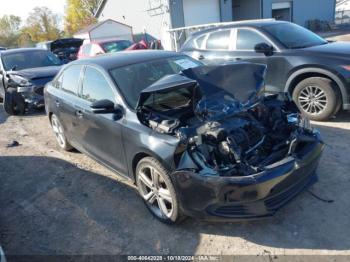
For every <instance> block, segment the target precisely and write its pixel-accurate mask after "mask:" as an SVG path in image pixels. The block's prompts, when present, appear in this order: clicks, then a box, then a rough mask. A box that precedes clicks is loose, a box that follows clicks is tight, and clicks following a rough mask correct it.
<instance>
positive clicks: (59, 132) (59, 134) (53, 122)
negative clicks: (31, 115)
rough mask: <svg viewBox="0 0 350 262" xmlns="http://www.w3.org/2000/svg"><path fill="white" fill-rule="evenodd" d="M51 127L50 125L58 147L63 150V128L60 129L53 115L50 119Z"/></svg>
mask: <svg viewBox="0 0 350 262" xmlns="http://www.w3.org/2000/svg"><path fill="white" fill-rule="evenodd" d="M51 125H52V130H53V132H54V134H55V136H56V139H57V142H58V144H59V145H60V147H62V148H63V147H64V146H65V144H66V143H65V137H64V132H63V128H62V125H61V123H60V121H59V120H58V118H57V117H56V116H55V115H52V117H51Z"/></svg>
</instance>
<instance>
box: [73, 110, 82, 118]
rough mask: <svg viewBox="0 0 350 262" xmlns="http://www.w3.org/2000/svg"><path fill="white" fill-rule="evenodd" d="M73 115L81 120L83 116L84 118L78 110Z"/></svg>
mask: <svg viewBox="0 0 350 262" xmlns="http://www.w3.org/2000/svg"><path fill="white" fill-rule="evenodd" d="M75 115H76V116H77V117H78V118H83V116H84V114H83V112H82V111H80V110H77V111H75Z"/></svg>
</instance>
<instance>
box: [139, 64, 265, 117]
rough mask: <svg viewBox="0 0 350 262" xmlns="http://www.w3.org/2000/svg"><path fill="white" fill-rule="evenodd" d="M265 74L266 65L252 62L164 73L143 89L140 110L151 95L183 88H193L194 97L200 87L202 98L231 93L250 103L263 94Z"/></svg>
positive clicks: (215, 97)
mask: <svg viewBox="0 0 350 262" xmlns="http://www.w3.org/2000/svg"><path fill="white" fill-rule="evenodd" d="M265 73H266V66H265V65H261V64H253V63H235V64H227V65H219V66H217V65H216V66H199V67H195V68H189V69H186V70H183V71H182V72H180V73H179V74H176V75H168V76H165V77H163V78H161V79H160V80H158V81H157V82H155V83H154V84H152V85H151V86H149V87H147V88H146V89H144V90H143V91H142V92H141V94H140V97H139V101H138V104H137V109H138V110H139V109H140V108H142V107H143V105H144V103H145V101H146V100H147V99H148V98H149V97H150V96H151V95H152V94H155V93H161V94H166V93H167V92H169V91H171V90H174V89H180V88H189V89H191V91H192V94H193V97H198V96H197V95H196V94H195V92H196V90H198V92H199V93H200V96H201V97H202V99H201V100H203V99H204V100H206V101H208V100H209V101H210V100H217V98H218V94H222V95H224V94H229V95H230V96H231V97H232V98H233V99H234V100H235V101H234V102H235V103H237V102H238V103H240V104H248V103H250V102H251V101H252V100H255V99H258V98H259V97H260V96H261V95H262V94H263V93H264V77H265ZM198 101H199V103H200V100H198ZM154 102H156V101H154Z"/></svg>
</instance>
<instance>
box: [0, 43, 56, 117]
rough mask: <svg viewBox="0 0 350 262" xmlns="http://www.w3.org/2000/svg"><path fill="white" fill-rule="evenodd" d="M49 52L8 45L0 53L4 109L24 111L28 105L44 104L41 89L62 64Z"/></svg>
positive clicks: (1, 94) (0, 80)
mask: <svg viewBox="0 0 350 262" xmlns="http://www.w3.org/2000/svg"><path fill="white" fill-rule="evenodd" d="M61 65H62V63H61V61H60V60H59V59H58V58H57V57H56V56H55V55H54V54H53V53H51V52H49V51H47V50H43V49H38V48H18V49H9V50H5V51H2V52H1V53H0V98H1V99H3V100H4V108H5V111H6V113H8V114H10V115H17V114H24V113H25V110H26V109H27V108H28V107H34V108H40V107H44V97H43V90H44V86H45V84H46V83H47V82H49V81H51V80H52V79H53V78H54V76H55V75H56V74H57V72H58V71H59V70H60V68H61Z"/></svg>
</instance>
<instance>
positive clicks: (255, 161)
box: [45, 51, 324, 223]
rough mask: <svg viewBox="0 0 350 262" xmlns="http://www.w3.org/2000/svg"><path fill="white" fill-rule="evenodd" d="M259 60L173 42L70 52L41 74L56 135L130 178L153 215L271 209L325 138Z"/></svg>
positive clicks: (171, 218) (309, 165) (299, 184)
mask: <svg viewBox="0 0 350 262" xmlns="http://www.w3.org/2000/svg"><path fill="white" fill-rule="evenodd" d="M265 71H266V68H265V66H263V65H258V64H250V63H238V64H230V65H223V66H203V65H201V64H200V63H199V62H197V61H194V60H192V59H191V58H189V57H187V56H184V55H179V54H176V53H172V52H164V51H141V52H125V53H120V54H119V53H118V54H112V55H107V56H101V57H98V58H94V59H90V60H89V59H87V60H80V61H75V62H73V63H71V64H69V65H68V66H66V67H65V68H64V69H63V70H61V72H60V73H59V74H58V76H57V77H56V78H55V79H54V80H53V81H52V82H51V83H50V84H48V85H47V88H46V92H45V102H46V111H47V113H48V116H49V119H50V122H51V125H52V128H53V131H54V133H55V135H56V138H57V141H58V144H59V145H60V146H61V148H63V149H65V150H70V149H72V148H73V147H74V148H77V149H78V150H79V151H81V152H84V153H86V154H88V155H89V156H91V157H92V158H94V159H95V160H97V161H98V162H100V163H102V164H104V165H105V166H107V167H109V168H110V169H112V170H114V171H115V172H116V173H117V174H119V175H121V176H123V177H125V178H127V179H129V180H130V181H132V182H133V183H135V184H136V185H137V188H138V191H139V193H140V195H141V196H142V198H143V200H144V202H145V204H146V206H147V207H148V209H149V210H150V211H151V213H152V214H153V215H155V216H156V217H157V218H158V219H159V220H161V221H163V222H166V223H174V222H177V221H179V220H181V218H182V217H184V216H191V217H197V218H201V219H207V220H237V219H251V218H262V217H266V216H270V215H272V214H274V213H275V212H276V210H277V209H279V208H280V207H281V206H283V205H284V204H285V203H287V202H288V201H289V200H291V199H292V198H293V197H294V196H295V195H296V194H297V193H299V192H300V191H302V190H303V189H305V188H306V187H307V186H309V185H311V184H312V183H313V182H315V181H316V174H315V171H316V168H317V165H318V161H319V159H320V156H321V153H322V150H323V147H324V144H323V142H322V140H321V138H320V135H319V133H318V132H317V131H316V130H314V129H312V127H311V126H310V124H309V121H308V120H307V119H305V118H303V117H302V116H301V115H300V114H299V112H298V109H297V107H296V106H295V104H294V103H293V102H292V101H291V100H290V99H289V98H288V96H285V95H284V94H279V95H267V94H265V92H264V75H265Z"/></svg>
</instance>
